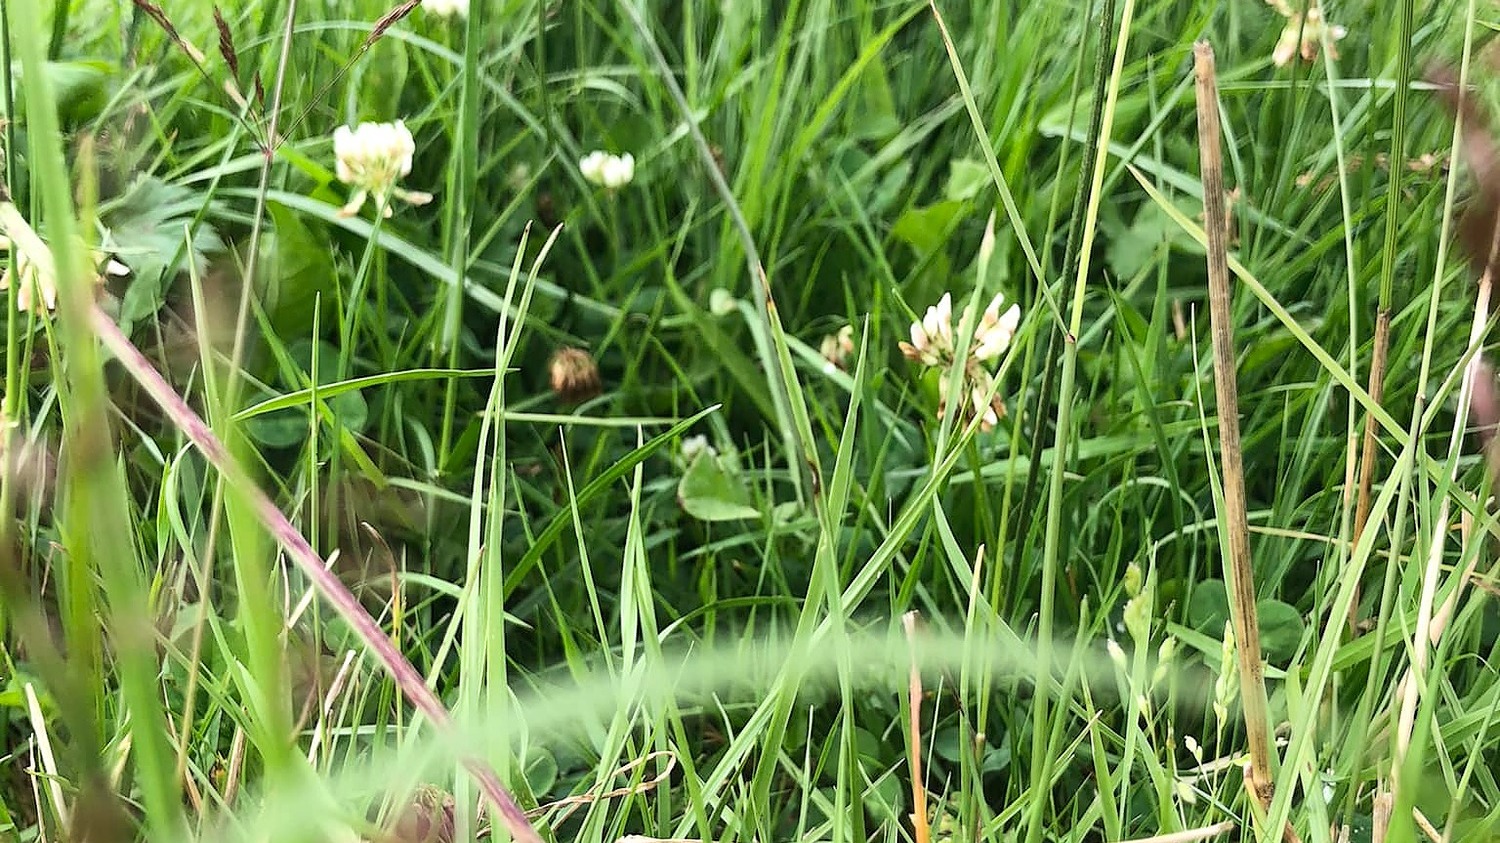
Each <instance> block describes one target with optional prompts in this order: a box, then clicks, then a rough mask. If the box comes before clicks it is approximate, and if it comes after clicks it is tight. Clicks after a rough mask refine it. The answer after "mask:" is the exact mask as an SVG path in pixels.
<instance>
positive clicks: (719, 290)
mask: <svg viewBox="0 0 1500 843" xmlns="http://www.w3.org/2000/svg"><path fill="white" fill-rule="evenodd" d="M739 306H740V303H739V301H738V300H736V299H735V297H734V294H733V293H731V292H729V291H728V290H726V289H724V288H723V287H715V288H714V291H713V292H712V293H709V294H708V312H709V313H712V314H713V315H715V316H728V315H729V314H731V313H733V312H734V311H735V309H736V308H738V307H739Z"/></svg>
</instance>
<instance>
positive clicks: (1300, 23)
mask: <svg viewBox="0 0 1500 843" xmlns="http://www.w3.org/2000/svg"><path fill="white" fill-rule="evenodd" d="M1271 5H1272V6H1274V7H1275V8H1276V11H1277V12H1279V13H1280V14H1281V15H1282V16H1283V17H1285V18H1286V26H1285V27H1284V28H1283V29H1282V30H1281V37H1280V38H1278V39H1277V40H1276V48H1275V49H1274V50H1272V52H1271V61H1272V62H1273V63H1274V64H1275V65H1276V66H1277V67H1284V66H1286V65H1287V64H1288V63H1290V62H1291V60H1292V59H1293V58H1295V57H1297V56H1301V57H1302V60H1303V61H1305V62H1309V63H1311V62H1313V61H1316V60H1317V58H1318V52H1319V50H1321V49H1322V46H1323V36H1324V35H1325V34H1326V35H1327V36H1328V58H1329V59H1330V60H1337V59H1338V57H1339V54H1338V50H1337V48H1336V47H1335V46H1334V42H1336V41H1339V40H1341V39H1343V38H1344V36H1346V35H1348V34H1349V31H1348V30H1347V29H1345V28H1344V27H1342V26H1338V25H1336V24H1330V23H1328V22H1327V21H1326V20H1324V18H1323V9H1322V7H1320V6H1318V5H1312V6H1310V7H1309V8H1308V9H1307V12H1306V13H1305V14H1304V13H1302V12H1299V11H1295V10H1293V9H1291V8H1290V7H1289V6H1287V4H1286V3H1285V2H1282V3H1272V4H1271Z"/></svg>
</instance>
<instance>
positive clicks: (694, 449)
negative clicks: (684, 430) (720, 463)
mask: <svg viewBox="0 0 1500 843" xmlns="http://www.w3.org/2000/svg"><path fill="white" fill-rule="evenodd" d="M680 448H681V450H682V461H683V463H685V464H688V465H691V464H692V462H693V460H695V459H697V458H698V455H699V454H708V455H709V456H710V457H713V456H717V455H718V451H716V450H714V446H712V445H710V444H708V437H707V436H704V435H703V434H701V433H700V434H698V435H697V436H687V437H684V438H683V440H682V445H681V446H680Z"/></svg>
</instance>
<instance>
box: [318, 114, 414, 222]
mask: <svg viewBox="0 0 1500 843" xmlns="http://www.w3.org/2000/svg"><path fill="white" fill-rule="evenodd" d="M416 151H417V144H416V141H414V140H413V139H412V136H411V130H410V129H408V128H406V122H405V121H403V120H397V121H396V122H394V123H370V122H365V123H360V124H359V125H358V126H355V127H354V128H352V129H351V128H350V127H348V126H340V127H338V128H337V129H334V130H333V155H334V172H335V174H336V175H337V176H338V178H339V181H341V182H343V183H344V184H347V185H350V186H352V187H353V188H354V195H353V196H352V197H350V199H349V204H347V205H345V206H344V207H343V208H342V209H340V211H339V216H344V217H347V216H353V215H354V214H357V213H359V209H360V208H362V207H364V204H365V200H366V199H368V198H370V197H371V196H373V197H374V198H375V204H376V207H377V208H381V209H382V212H383V213H384V214H385V216H387V217H389V216H390V215H391V206H390V202H389V200H390V197H392V196H395V197H397V198H398V199H404V200H405V201H407V202H410V203H411V204H413V205H425V204H427V203H428V202H431V201H432V194H430V193H420V192H417V191H410V190H403V189H401V188H399V187H397V186H396V182H397V181H398V180H400V179H401V178H402V177H403V176H406V175H408V174H409V173H411V162H412V156H413V155H415V154H416Z"/></svg>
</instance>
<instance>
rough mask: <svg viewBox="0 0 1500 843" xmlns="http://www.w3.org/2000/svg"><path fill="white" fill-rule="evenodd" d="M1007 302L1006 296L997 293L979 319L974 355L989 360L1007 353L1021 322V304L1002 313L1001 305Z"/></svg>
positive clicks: (1014, 305)
mask: <svg viewBox="0 0 1500 843" xmlns="http://www.w3.org/2000/svg"><path fill="white" fill-rule="evenodd" d="M1004 303H1005V296H1004V295H1003V294H1001V293H996V294H995V298H993V299H991V300H990V306H989V307H987V308H985V311H984V316H983V317H981V318H980V320H979V330H978V331H977V332H976V333H975V335H974V340H975V345H974V352H973V354H974V356H975V357H976V358H978V359H980V360H983V361H985V362H989V361H991V360H994V359H995V358H997V357H999V356H1000V355H1001V354H1004V353H1005V349H1007V348H1009V347H1010V339H1011V337H1014V336H1015V335H1016V328H1017V327H1019V326H1020V324H1021V306H1020V305H1017V304H1013V305H1011V306H1010V309H1009V310H1007V311H1005V313H1004V314H1003V315H1002V314H1001V313H1000V305H1002V304H1004Z"/></svg>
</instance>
